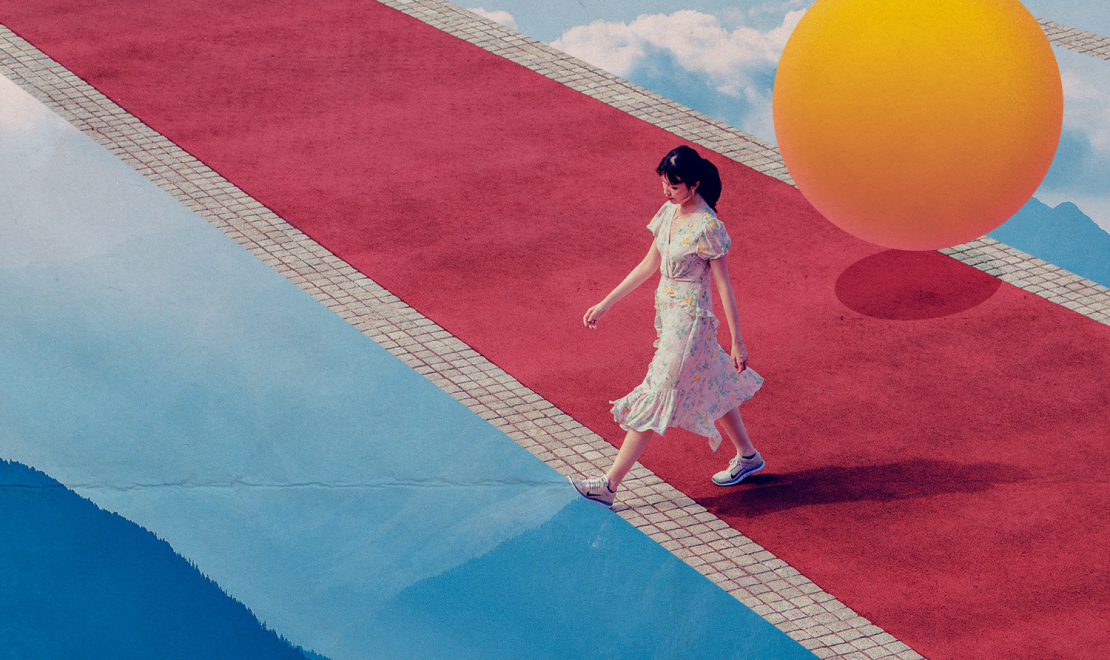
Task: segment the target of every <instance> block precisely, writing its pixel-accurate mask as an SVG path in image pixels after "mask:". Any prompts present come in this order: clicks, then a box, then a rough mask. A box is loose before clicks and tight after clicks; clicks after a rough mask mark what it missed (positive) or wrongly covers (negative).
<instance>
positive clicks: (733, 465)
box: [713, 452, 766, 486]
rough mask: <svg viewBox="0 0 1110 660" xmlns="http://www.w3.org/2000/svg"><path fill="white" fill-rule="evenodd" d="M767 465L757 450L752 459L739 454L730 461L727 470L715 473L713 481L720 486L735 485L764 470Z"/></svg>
mask: <svg viewBox="0 0 1110 660" xmlns="http://www.w3.org/2000/svg"><path fill="white" fill-rule="evenodd" d="M765 465H766V463H764V462H763V457H762V456H760V455H759V452H756V453H755V456H752V457H751V458H750V459H746V458H744V457H743V456H741V455H740V454H737V455H736V456H735V457H734V458H733V459H732V460H731V461H729V464H728V469H727V470H722V471H721V472H718V473H717V474H715V475H713V483H715V484H717V485H718V486H735V485H736V484H738V483H740V482H741V481H743V480H744V479H745V478H747V477H748V476H750V475H753V474H755V473H756V472H759V471H760V470H762V469H763V467H764V466H765Z"/></svg>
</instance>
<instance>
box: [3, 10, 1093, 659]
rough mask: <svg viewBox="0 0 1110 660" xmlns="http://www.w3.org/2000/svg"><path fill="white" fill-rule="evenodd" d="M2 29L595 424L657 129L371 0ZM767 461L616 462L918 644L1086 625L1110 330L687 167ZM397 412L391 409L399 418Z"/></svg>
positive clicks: (620, 327) (668, 457) (692, 446)
mask: <svg viewBox="0 0 1110 660" xmlns="http://www.w3.org/2000/svg"><path fill="white" fill-rule="evenodd" d="M0 22H2V23H4V24H5V25H7V26H8V27H10V28H12V29H13V30H14V31H15V32H16V33H17V34H19V35H20V36H22V37H24V38H26V39H28V40H29V41H30V42H31V43H33V44H34V45H36V46H38V47H39V48H41V49H42V50H44V51H45V52H46V53H48V54H49V55H50V56H52V57H53V58H55V59H56V60H57V61H59V62H60V63H62V64H63V65H65V66H66V67H67V68H69V69H70V70H71V71H74V72H75V73H76V74H77V75H79V76H80V77H82V78H83V79H85V80H87V81H89V82H91V83H92V84H93V85H95V86H96V87H97V88H99V89H100V90H101V91H103V92H104V93H105V94H107V95H108V96H109V97H110V98H111V99H112V100H114V101H116V102H117V103H119V104H120V105H122V106H123V107H124V108H126V109H127V110H129V111H130V112H132V113H133V114H135V115H137V116H138V117H139V118H141V119H142V120H143V121H145V122H146V123H147V124H149V125H150V126H152V127H153V128H154V129H156V130H158V131H160V132H161V133H163V134H164V135H166V136H168V137H169V138H170V139H172V140H173V141H174V142H176V143H177V144H179V145H181V146H182V147H183V148H185V149H186V150H188V151H189V152H190V153H192V154H194V155H196V156H197V157H198V158H200V159H201V160H202V161H204V162H205V163H206V164H208V165H209V166H211V167H212V168H213V169H215V170H216V171H217V172H219V173H221V174H222V175H224V176H225V177H227V178H228V179H229V180H231V181H232V182H234V183H236V184H237V185H239V186H240V187H241V188H243V189H244V190H245V191H247V192H248V193H250V194H251V195H253V196H254V197H256V198H257V199H259V200H260V201H262V202H263V203H265V204H267V205H268V206H269V207H270V208H272V209H273V210H275V211H276V212H277V213H278V214H280V215H281V216H282V217H283V218H285V219H286V220H288V221H289V222H291V223H292V224H294V225H296V226H297V227H299V228H300V229H302V230H304V231H305V232H306V233H308V234H309V235H310V236H312V237H313V238H314V239H316V240H317V241H319V242H321V243H322V244H324V245H325V246H327V247H328V248H329V249H331V250H332V251H333V252H335V253H336V254H337V255H339V256H340V257H342V258H343V259H345V260H347V261H348V262H349V263H351V264H352V265H353V266H355V267H356V268H358V269H360V270H361V271H363V272H365V273H366V274H367V275H369V276H370V277H372V278H373V279H375V280H377V281H378V282H380V283H381V284H383V285H384V286H385V287H386V288H388V289H389V290H391V291H392V292H394V293H395V294H397V295H398V296H399V297H400V298H401V299H403V300H404V301H405V302H407V303H409V304H410V305H412V306H413V307H415V308H416V309H418V310H420V311H421V312H423V313H424V314H426V315H427V316H429V317H431V318H432V319H433V320H435V321H436V322H437V323H439V324H441V325H442V326H443V327H445V328H446V329H447V330H449V331H451V332H452V333H454V334H455V335H456V336H458V337H459V338H461V339H462V340H464V341H466V342H467V343H468V344H470V345H471V346H473V347H475V348H476V349H477V350H479V351H480V352H481V353H482V354H483V355H485V356H487V357H488V358H490V359H491V360H492V361H494V362H495V363H497V364H498V365H499V366H501V367H503V368H504V369H505V370H506V371H508V372H509V373H511V374H512V375H514V376H515V377H517V378H518V379H519V380H520V381H521V382H523V383H524V384H525V385H527V386H529V387H531V388H533V389H535V390H536V391H537V392H539V393H540V394H542V395H544V396H545V397H547V398H548V399H549V400H551V401H552V402H554V403H555V404H557V405H558V406H560V407H561V408H563V409H564V410H566V411H568V412H569V413H570V414H572V415H573V416H574V417H575V418H576V419H578V420H580V421H581V422H583V423H584V424H585V425H586V426H588V427H589V428H591V429H593V430H594V431H596V432H598V433H600V434H601V435H603V436H604V437H606V438H607V439H609V440H610V441H613V442H617V441H618V440H619V438H620V436H621V433H620V431H619V430H618V429H617V428H616V427H615V425H614V424H613V423H612V420H611V418H610V417H609V416H608V414H607V408H608V406H607V405H606V401H607V400H608V399H612V398H616V397H618V396H620V395H622V394H624V393H626V392H627V391H628V390H630V389H631V388H632V387H633V386H634V385H636V383H638V382H639V380H640V379H641V378H642V376H643V372H644V369H645V367H646V365H647V362H648V360H649V358H650V354H651V350H652V349H651V343H652V340H653V331H652V323H651V321H652V310H651V291H650V286H646V287H644V288H643V289H642V290H641V291H639V292H636V293H635V294H633V295H632V296H630V297H629V298H628V299H627V301H626V302H624V303H622V304H621V305H620V306H618V307H617V308H616V309H615V310H614V311H613V312H611V313H610V315H609V316H608V317H606V319H605V320H604V322H603V324H602V327H601V329H600V330H599V331H597V332H593V333H591V332H587V331H585V330H583V329H582V328H581V325H580V321H579V320H580V318H581V315H582V313H583V311H584V310H585V308H586V307H587V306H588V305H589V304H591V303H593V302H596V301H597V300H598V299H600V297H601V296H602V295H604V293H605V292H607V291H608V290H609V288H611V287H612V286H613V285H615V284H616V283H617V282H618V281H619V280H620V279H621V277H623V275H624V274H625V272H626V271H627V270H628V269H629V268H631V267H632V266H633V265H634V264H635V263H636V262H637V261H638V260H639V259H640V257H641V256H642V254H643V252H644V251H645V250H646V249H647V247H648V245H649V243H650V238H649V235H648V234H647V232H646V230H645V229H644V225H645V224H646V222H647V220H648V219H649V218H650V217H651V214H652V213H653V212H654V211H655V209H656V208H657V207H658V205H659V204H660V203H661V202H662V199H661V196H660V195H659V193H658V190H657V188H658V183H657V180H656V177H655V175H654V174H653V169H654V165H655V164H656V163H657V162H658V159H659V158H660V157H661V156H662V154H663V153H665V152H666V151H667V150H669V149H670V148H672V147H673V146H675V145H676V144H678V143H679V142H680V141H679V140H678V139H676V138H675V137H674V136H673V135H670V134H669V133H667V132H665V131H662V130H660V129H658V128H655V127H652V126H650V125H647V124H645V123H642V122H640V121H638V120H635V119H632V118H630V117H629V116H627V115H625V114H623V113H621V112H618V111H616V110H614V109H612V108H610V107H608V106H606V105H604V104H602V103H600V102H597V101H593V100H590V99H588V98H586V97H584V96H582V95H580V94H577V93H575V92H572V91H570V90H568V89H567V88H565V87H563V86H561V85H559V84H556V83H554V82H552V81H550V80H547V79H545V78H543V77H541V76H539V75H537V74H535V73H532V72H530V71H528V70H525V69H523V68H521V67H519V66H517V65H514V64H511V63H509V62H507V61H505V60H502V59H500V58H498V57H496V56H493V55H491V54H489V53H487V52H485V51H482V50H480V49H479V48H477V47H475V46H472V45H470V44H467V43H464V42H462V41H460V40H458V39H455V38H453V37H450V36H448V35H446V34H444V33H442V32H439V31H437V30H435V29H433V28H431V27H428V26H427V25H425V24H423V23H421V22H419V21H416V20H414V19H412V18H409V17H407V16H404V15H402V14H400V13H398V12H396V11H393V10H391V9H388V8H386V7H384V6H382V5H379V4H376V3H374V2H369V1H368V0H357V1H356V0H335V1H333V2H329V3H326V6H325V4H323V3H308V2H294V1H292V0H274V1H272V2H267V3H259V2H256V1H253V0H252V1H249V2H248V1H245V0H189V1H188V2H185V3H180V2H179V0H174V1H172V2H171V1H170V0H154V1H152V0H37V1H36V2H34V3H27V2H16V1H14V0H2V1H0ZM715 161H716V162H717V163H718V165H720V166H721V170H722V176H723V179H724V182H725V189H726V190H725V194H724V197H723V198H722V200H721V203H720V210H721V212H722V217H723V218H724V219H725V221H726V223H727V225H728V227H729V230H730V232H731V233H732V235H733V237H734V240H735V245H736V247H735V249H734V251H733V253H732V255H731V267H732V272H733V274H734V278H735V286H736V288H737V293H738V296H739V298H740V300H741V304H742V309H743V312H742V316H743V321H744V330H745V336H746V338H747V342H748V346H749V348H750V350H751V353H752V355H753V365H754V367H755V368H756V369H757V370H758V371H760V373H762V374H763V375H764V376H766V378H767V383H766V385H765V386H764V389H763V390H762V391H761V393H760V394H759V395H758V396H757V397H756V398H755V399H754V400H753V401H751V402H750V403H749V404H746V405H745V418H746V419H747V421H748V425H749V427H750V429H751V431H752V435H753V437H754V438H755V440H756V442H757V444H758V445H759V446H760V447H761V449H762V450H763V452H764V453H765V454H766V456H767V458H768V460H769V465H770V468H769V470H768V474H766V475H760V476H759V477H757V478H755V479H753V483H751V484H748V485H745V486H743V487H740V488H736V489H730V490H722V489H717V488H716V487H714V486H712V485H711V484H709V482H708V478H707V477H708V475H709V474H711V473H712V472H714V471H716V470H718V469H720V468H721V467H722V466H723V464H724V462H725V461H727V459H728V458H729V456H728V454H727V450H724V451H723V452H722V453H721V454H719V455H711V454H710V453H709V451H708V449H707V447H706V444H705V442H704V441H703V440H702V439H700V438H696V437H692V436H689V435H687V434H683V433H679V432H672V433H668V434H667V436H666V438H665V439H663V440H658V439H657V441H656V442H655V443H654V445H653V446H652V448H651V449H650V450H649V452H648V454H647V455H646V456H645V458H644V461H643V462H644V463H645V465H647V466H648V467H650V468H651V469H653V470H655V471H656V472H657V473H659V474H660V475H661V476H662V477H664V478H665V479H667V480H668V481H669V482H671V483H672V484H674V485H675V486H677V487H679V488H680V489H682V490H683V491H684V492H686V493H687V494H689V495H690V496H691V497H693V498H695V499H696V500H698V501H699V502H701V503H703V504H704V505H706V506H707V507H709V508H710V509H711V510H712V511H714V512H715V513H716V514H718V515H720V516H721V517H722V518H724V519H725V520H726V521H728V522H729V523H730V524H731V525H733V526H734V527H737V528H738V529H741V530H743V531H744V532H745V533H747V534H748V535H749V536H751V537H752V538H754V539H756V540H757V541H758V542H760V543H762V544H764V545H765V546H767V547H769V548H771V549H772V550H773V551H774V552H775V553H777V554H778V555H779V556H781V557H782V558H783V559H785V560H786V561H788V562H790V563H791V564H793V565H794V566H795V567H797V568H798V569H800V570H801V571H803V572H804V573H805V574H806V575H808V576H810V577H811V578H813V579H814V580H815V581H816V582H817V583H818V584H820V585H821V586H822V587H824V588H825V589H827V590H828V591H830V592H831V593H833V594H834V595H836V596H837V597H838V598H840V599H841V600H842V601H844V602H845V603H846V604H848V605H850V606H851V607H853V608H854V609H856V610H857V611H858V612H860V613H861V614H863V615H864V616H867V617H868V618H870V619H872V620H873V621H874V622H875V623H876V624H878V625H881V626H883V627H885V628H886V629H887V630H889V631H890V632H891V633H893V634H894V635H896V636H898V637H900V638H901V639H903V640H905V641H906V642H907V643H909V644H910V645H912V646H913V647H914V648H915V649H917V650H918V651H920V652H922V653H923V654H925V655H926V656H927V657H929V658H969V657H979V658H999V657H1005V658H1030V659H1032V658H1043V657H1054V658H1080V657H1090V656H1091V653H1093V652H1094V649H1104V648H1106V647H1107V646H1108V644H1110V633H1108V632H1107V631H1110V625H1108V621H1107V612H1108V610H1110V580H1108V577H1110V576H1108V562H1107V560H1106V551H1105V548H1106V547H1107V546H1108V544H1110V538H1108V533H1107V531H1106V529H1107V525H1106V522H1107V513H1106V512H1107V511H1108V510H1110V488H1108V486H1107V480H1106V477H1105V466H1106V465H1107V463H1108V462H1110V461H1108V459H1110V448H1108V446H1107V442H1106V433H1107V429H1110V412H1108V411H1110V385H1108V384H1107V375H1106V374H1108V373H1110V328H1107V327H1105V326H1102V325H1100V324H1097V323H1095V322H1093V321H1091V320H1089V319H1087V318H1085V317H1083V316H1080V315H1078V314H1076V313H1073V312H1070V311H1068V310H1066V309H1064V308H1062V307H1059V306H1056V305H1054V304H1051V303H1049V302H1047V301H1045V300H1043V299H1041V298H1039V297H1037V296H1034V295H1032V294H1028V293H1025V292H1023V291H1021V290H1018V289H1016V288H1013V287H1011V286H1009V285H1001V286H999V283H998V281H997V280H994V279H992V278H989V277H987V276H985V275H982V274H981V273H979V272H978V271H975V270H973V269H971V268H969V267H965V266H962V265H960V264H957V263H956V262H954V261H951V260H949V259H947V258H946V257H942V256H940V255H937V254H936V253H927V254H918V255H914V254H905V253H892V252H882V251H881V250H879V249H878V248H875V247H873V246H870V245H867V244H864V243H862V242H859V241H857V240H854V239H852V238H850V237H848V236H847V235H845V234H843V233H841V232H840V231H839V230H836V229H834V228H833V227H832V226H831V225H829V224H828V223H826V222H825V221H824V220H822V219H821V218H820V217H819V216H818V215H817V213H816V212H815V211H813V209H812V208H810V207H809V205H808V204H807V203H806V202H805V200H804V199H803V198H802V197H801V195H800V194H799V193H798V192H797V191H796V190H794V189H793V188H791V187H789V186H787V185H785V184H782V183H779V182H777V181H774V180H771V179H769V178H767V177H764V176H762V175H760V174H758V173H756V172H754V171H752V170H750V169H748V168H746V167H743V166H740V165H737V164H735V163H732V162H729V161H725V160H724V159H723V158H720V157H719V156H718V157H715ZM414 414H419V411H414Z"/></svg>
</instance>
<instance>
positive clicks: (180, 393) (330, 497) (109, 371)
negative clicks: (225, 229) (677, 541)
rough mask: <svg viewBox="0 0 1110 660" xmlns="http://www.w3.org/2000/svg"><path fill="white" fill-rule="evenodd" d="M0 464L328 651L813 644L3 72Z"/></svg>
mask: <svg viewBox="0 0 1110 660" xmlns="http://www.w3.org/2000/svg"><path fill="white" fill-rule="evenodd" d="M0 117H3V121H0V154H3V158H0V305H2V308H3V309H4V310H5V313H4V314H2V315H0V396H2V397H3V398H4V400H5V401H6V402H7V405H5V406H3V407H0V458H4V459H8V460H14V461H19V462H21V463H24V464H25V465H29V466H32V467H34V468H37V469H39V470H42V471H43V472H45V473H46V474H47V475H49V476H50V477H52V478H54V479H57V480H58V481H59V482H61V483H62V484H64V485H65V486H67V487H68V488H70V489H72V490H73V491H75V492H76V493H77V494H79V495H81V496H83V497H85V498H88V499H89V500H91V501H92V502H93V503H95V504H96V505H98V506H99V507H101V508H103V509H105V510H107V511H111V512H115V513H118V514H120V515H121V516H124V517H125V518H127V519H128V520H130V521H132V522H134V523H137V524H138V525H141V526H142V527H144V528H146V529H148V530H151V531H152V532H154V533H155V534H157V535H158V536H159V537H160V538H162V539H164V540H166V541H167V542H168V543H169V544H170V545H171V546H172V547H173V549H174V550H175V551H176V552H178V553H179V554H181V555H182V556H183V557H185V558H186V559H188V560H190V561H191V562H193V563H195V565H196V566H197V567H198V568H199V569H200V570H201V571H202V572H203V573H205V574H206V575H208V576H209V577H210V578H212V579H213V580H214V581H215V582H216V583H217V584H219V586H220V587H222V588H223V589H224V590H225V591H226V592H227V593H228V594H229V595H230V596H232V597H234V598H236V599H238V600H239V601H241V602H242V603H243V604H245V605H246V606H247V607H249V608H250V609H251V610H252V611H253V612H254V613H255V614H256V615H257V616H258V617H259V618H260V619H261V620H262V621H264V622H265V623H266V624H268V625H269V626H270V627H271V628H273V629H274V630H276V631H277V632H278V633H280V634H281V635H283V636H284V637H286V638H287V639H289V640H290V641H291V642H293V643H294V644H297V645H300V646H302V647H304V648H306V649H311V650H313V651H316V652H318V653H321V654H323V655H325V656H327V657H328V658H330V659H331V660H346V659H347V658H372V657H406V656H411V655H414V654H416V653H418V652H419V653H421V654H422V655H428V654H431V655H433V656H434V657H443V658H450V657H458V658H471V657H473V658H497V657H514V658H515V657H517V656H519V655H520V654H521V653H522V652H523V653H524V654H525V655H529V656H532V657H566V656H568V655H569V654H571V653H574V654H575V655H578V656H579V657H598V658H600V657H606V658H615V657H696V656H699V655H710V656H712V657H737V658H739V657H743V658H794V657H812V655H811V654H809V652H808V651H806V650H805V649H803V648H802V647H801V646H800V645H798V644H797V643H795V642H793V641H792V640H791V639H789V638H788V637H786V636H785V635H783V634H782V633H780V632H779V631H778V630H776V629H775V628H774V627H773V626H771V625H770V624H768V623H766V622H765V621H764V620H763V619H761V618H759V617H758V616H756V615H755V614H754V613H752V612H751V611H750V610H748V609H747V608H745V607H744V606H743V605H741V604H740V603H739V602H737V601H736V600H734V599H733V598H731V597H729V596H728V595H727V594H725V593H724V592H723V591H721V590H720V589H719V588H718V587H716V586H715V585H713V584H712V583H710V582H709V581H708V580H706V579H705V578H704V577H702V576H701V575H700V574H698V573H697V572H696V571H694V570H693V569H691V568H690V567H688V566H687V565H686V564H684V563H683V562H681V561H679V560H678V559H677V558H675V557H674V556H673V555H671V554H670V553H668V552H667V551H665V550H663V549H662V548H660V547H659V546H658V545H657V544H655V543H654V542H653V541H651V540H650V539H648V538H647V537H646V536H644V535H643V534H641V533H640V532H639V531H637V530H635V529H634V528H633V527H631V526H630V525H628V524H627V523H625V522H624V521H623V520H622V519H621V518H619V517H618V516H616V515H615V514H612V513H611V512H609V511H606V510H604V509H602V508H601V507H598V506H596V505H593V504H590V503H588V502H584V501H581V500H579V499H578V498H577V496H576V495H575V494H574V491H573V490H572V489H571V488H570V487H569V486H568V485H567V484H566V482H565V480H564V479H563V478H562V477H561V476H560V475H558V474H557V473H556V472H555V471H553V470H551V469H550V468H548V467H547V466H546V465H544V464H543V463H542V462H541V461H539V460H538V459H536V458H534V457H533V456H532V455H531V454H529V453H528V452H527V451H525V450H524V449H522V448H520V447H519V446H518V445H516V444H515V443H514V442H512V441H511V440H510V439H509V438H507V437H506V436H505V435H503V434H502V433H500V432H499V431H497V430H496V429H495V428H493V427H492V426H490V425H489V424H488V423H486V422H485V421H484V420H482V419H481V418H479V417H478V416H477V415H475V414H473V413H471V412H470V411H469V410H467V409H466V408H465V407H464V406H462V405H461V404H459V403H458V402H457V401H455V400H454V399H453V398H451V397H450V396H448V395H447V394H445V393H444V392H442V391H441V390H439V389H438V388H436V387H435V386H433V385H432V384H431V383H429V382H428V381H427V380H425V379H424V378H422V377H421V376H419V375H418V374H416V373H415V372H413V371H412V370H410V369H409V368H408V367H407V366H405V365H404V364H403V363H401V362H400V361H399V360H397V359H396V358H394V357H393V356H391V355H390V354H389V353H387V352H386V351H385V350H383V349H382V348H380V347H379V346H378V345H377V344H375V343H374V342H372V341H371V340H369V339H367V338H366V337H365V336H363V335H362V334H361V333H359V332H358V331H356V330H355V329H353V328H352V327H351V326H350V325H348V324H347V323H346V322H344V321H343V320H341V319H340V318H339V317H337V316H336V315H334V314H333V313H332V312H330V311H328V310H327V309H325V308H324V307H323V306H321V305H320V304H319V303H317V302H316V301H315V300H313V299H312V298H311V297H309V296H308V295H306V294H304V293H303V292H302V291H300V290H299V289H298V288H297V287H295V286H294V285H292V284H291V283H289V282H288V281H287V280H285V279H284V278H283V277H281V276H280V275H278V274H276V273H275V272H273V271H272V270H271V269H270V268H268V267H267V266H265V265H264V264H263V263H261V262H260V261H258V260H257V259H255V258H254V257H253V256H251V255H249V254H248V253H247V252H245V251H244V250H242V249H241V248H240V247H239V246H237V245H236V244H235V243H234V242H232V241H231V240H229V239H227V238H226V237H225V236H224V235H223V234H221V233H220V232H219V231H217V230H216V229H214V228H212V227H211V226H210V225H208V224H207V223H206V222H204V221H203V220H202V219H201V218H199V217H197V216H196V215H194V214H193V213H191V212H190V211H188V210H187V209H185V208H184V207H183V206H181V205H180V204H178V203H177V202H176V201H175V200H173V199H172V198H171V197H169V196H168V195H167V194H165V193H163V192H162V191H161V190H160V189H158V188H157V187H155V186H154V185H153V184H151V183H150V182H148V181H147V180H146V179H144V178H143V177H141V176H140V175H138V174H137V173H135V172H134V171H133V170H131V169H130V168H128V167H127V166H126V165H124V164H123V163H121V162H120V161H118V160H117V159H115V158H114V157H113V156H111V155H110V154H109V153H107V152H106V151H104V150H103V149H101V148H100V147H99V146H97V145H96V144H95V143H93V142H92V141H91V140H89V139H88V138H86V137H85V136H84V135H82V134H80V133H79V132H78V131H76V130H75V129H74V128H72V127H70V126H69V125H68V124H66V123H64V122H63V121H62V120H60V119H59V118H57V117H56V116H54V115H53V114H52V113H50V112H49V111H48V110H47V109H46V108H45V107H43V106H42V105H40V104H38V102H36V101H34V100H33V99H32V98H31V97H29V96H28V95H26V94H25V93H23V92H22V91H20V90H19V89H18V88H16V87H15V86H14V85H12V84H11V83H10V82H8V81H7V80H4V79H0Z"/></svg>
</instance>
